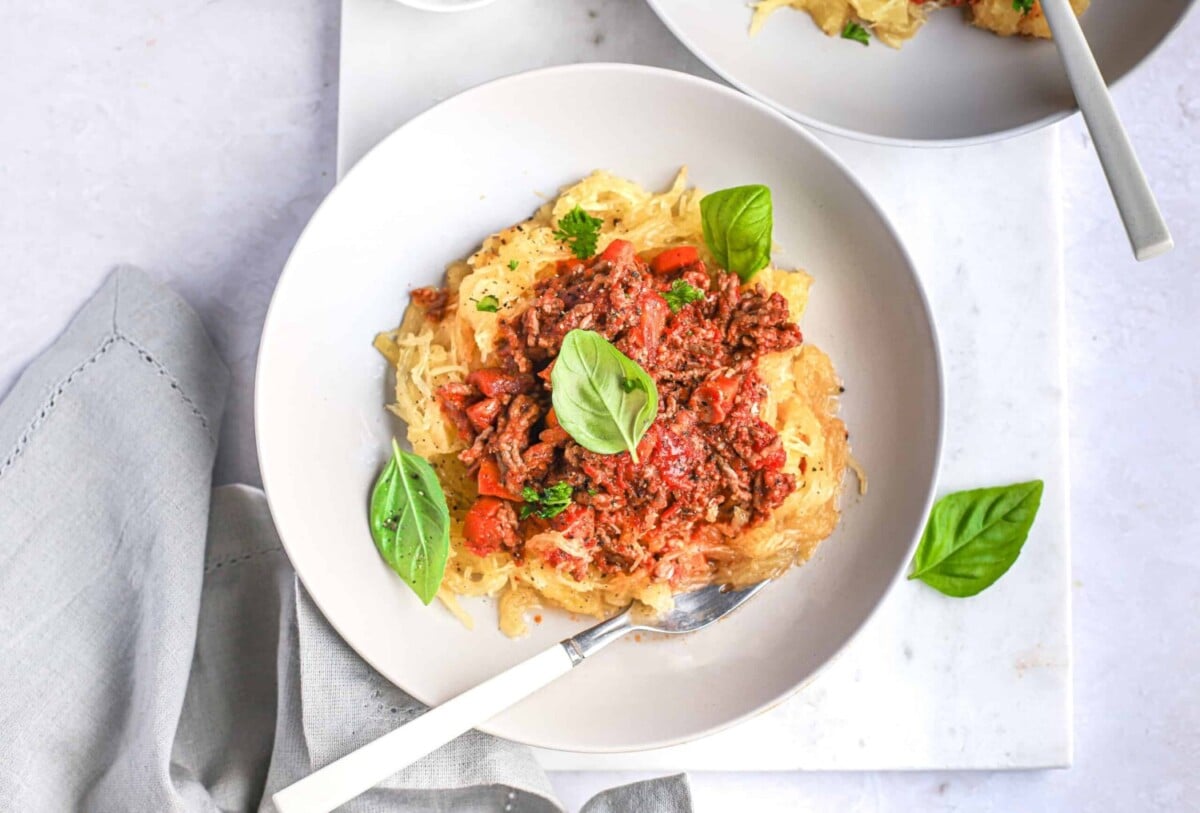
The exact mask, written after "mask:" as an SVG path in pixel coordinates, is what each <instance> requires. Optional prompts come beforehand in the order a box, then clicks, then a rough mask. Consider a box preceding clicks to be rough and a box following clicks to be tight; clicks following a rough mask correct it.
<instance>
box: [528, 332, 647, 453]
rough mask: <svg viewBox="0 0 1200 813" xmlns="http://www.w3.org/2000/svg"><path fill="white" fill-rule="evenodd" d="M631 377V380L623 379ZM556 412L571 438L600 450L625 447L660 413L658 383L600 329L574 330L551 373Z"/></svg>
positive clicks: (634, 445) (617, 450) (633, 445)
mask: <svg viewBox="0 0 1200 813" xmlns="http://www.w3.org/2000/svg"><path fill="white" fill-rule="evenodd" d="M626 382H630V383H626ZM550 387H551V400H552V401H553V402H554V414H555V416H557V418H558V422H559V424H561V425H562V428H563V429H565V430H567V434H569V435H570V436H571V437H572V438H574V439H575V442H576V443H578V444H579V445H580V446H582V447H584V448H585V449H589V450H591V451H593V452H596V453H598V454H619V453H620V452H625V451H627V452H629V455H630V457H632V458H633V461H634V462H635V463H636V462H638V457H637V445H638V441H640V440H641V439H642V436H643V435H645V434H646V430H647V429H649V428H650V424H652V423H654V419H655V417H657V416H658V387H656V386H655V384H654V379H653V378H651V377H650V376H649V375H648V374H647V373H646V371H645V370H643V369H642V368H641V366H640V365H638V363H637V362H635V361H633V360H632V359H630V358H629V357H628V356H626V355H625V354H624V353H622V352H621V351H620V350H618V349H617V348H615V347H613V346H612V344H610V343H609V342H608V340H607V339H605V338H604V337H603V336H601V335H600V334H599V333H595V332H593V331H591V330H579V329H576V330H572V331H571V332H570V333H568V334H567V335H566V338H564V339H563V343H562V349H561V350H560V351H559V353H558V358H557V359H556V360H555V362H554V369H553V372H551V373H550Z"/></svg>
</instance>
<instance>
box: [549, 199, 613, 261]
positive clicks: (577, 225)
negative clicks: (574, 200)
mask: <svg viewBox="0 0 1200 813" xmlns="http://www.w3.org/2000/svg"><path fill="white" fill-rule="evenodd" d="M603 225H604V221H603V220H601V219H600V218H598V217H592V216H591V215H589V214H588V213H587V212H585V211H583V209H581V208H579V206H578V205H577V206H576V207H575V208H574V209H572V210H571V211H569V212H567V213H566V214H565V215H563V217H562V219H561V220H559V221H558V228H557V229H556V230H555V231H554V236H555V237H557V238H558V239H559V240H560V241H561V242H563V243H566V245H567V248H569V249H571V253H572V254H574V255H575V256H576V257H578V258H579V259H581V260H586V259H588V258H589V257H591V256H592V255H594V254H595V253H596V240H597V238H599V236H600V227H601V226H603Z"/></svg>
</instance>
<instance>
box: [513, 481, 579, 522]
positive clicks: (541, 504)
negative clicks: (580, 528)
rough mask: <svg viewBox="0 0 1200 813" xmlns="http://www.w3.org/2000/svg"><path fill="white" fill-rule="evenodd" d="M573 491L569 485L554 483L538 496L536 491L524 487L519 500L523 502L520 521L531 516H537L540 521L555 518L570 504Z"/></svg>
mask: <svg viewBox="0 0 1200 813" xmlns="http://www.w3.org/2000/svg"><path fill="white" fill-rule="evenodd" d="M573 491H574V489H572V488H571V484H570V483H567V482H562V483H556V484H554V485H552V486H550V487H549V488H548V489H546V490H545V491H543V492H542V493H541V494H538V493H537V490H536V489H532V488H530V487H529V486H525V488H523V489H521V499H523V500H524V501H525V504H524V505H522V506H521V519H525V518H526V517H528V516H530V515H531V514H537V515H538V516H539V517H541V518H542V519H553V518H554V517H557V516H558V515H559V514H561V513H562V512H563V511H565V510H567V506H569V505H570V504H571V494H572V492H573Z"/></svg>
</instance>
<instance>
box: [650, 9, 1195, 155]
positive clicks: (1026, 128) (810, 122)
mask: <svg viewBox="0 0 1200 813" xmlns="http://www.w3.org/2000/svg"><path fill="white" fill-rule="evenodd" d="M646 3H647V4H648V5H649V6H650V8H651V9H653V10H654V13H655V15H656V16H657V17H658V19H659V20H660V21H662V24H663V25H665V26H666V27H667V29H668V30H669V31H670V32H671V33H672V34H673V35H674V36H675V39H677V40H679V42H680V43H682V44H683V47H684V48H687V49H688V51H689V52H691V53H692V54H693V55H695V56H696V58H697V59H699V60H700V61H701V62H703V63H704V64H705V65H706V66H707V67H708V68H709V70H711V71H712V72H713V73H715V74H717V76H720V77H721V78H722V79H723V80H725V81H726V82H728V83H729V84H731V85H733V86H734V87H735V88H737V89H738V90H740V91H742V92H743V93H746V94H748V95H750V96H753V97H754V98H755V99H757V100H758V101H760V102H765V103H766V104H767V105H769V106H771V107H773V108H775V109H777V110H780V111H782V112H783V113H784V114H786V115H787V116H789V117H791V118H793V119H795V120H796V121H798V122H800V123H801V124H804V125H806V126H808V127H812V128H813V129H816V130H820V131H821V132H824V133H829V134H830V135H836V136H842V137H843V138H851V139H854V140H855V141H863V142H866V143H868V144H880V145H882V146H885V147H912V148H916V149H926V150H928V149H947V148H951V147H973V146H976V145H980V144H991V143H992V142H994V141H1006V140H1007V139H1010V138H1016V137H1017V136H1022V135H1026V134H1028V133H1033V132H1036V131H1038V130H1041V129H1042V128H1043V127H1049V126H1050V125H1052V124H1058V123H1059V122H1060V121H1064V120H1066V119H1068V118H1070V117H1071V116H1074V115H1075V114H1076V113H1078V112H1079V106H1078V105H1072V106H1070V107H1068V108H1067V109H1065V110H1060V111H1058V112H1057V113H1050V114H1049V115H1046V116H1042V117H1041V118H1039V119H1034V120H1033V121H1031V122H1027V123H1025V124H1019V125H1017V126H1016V127H1009V128H1007V129H1005V130H996V131H995V132H991V133H984V134H982V135H976V136H963V137H961V138H899V137H896V136H882V135H876V134H874V133H864V132H862V131H861V130H854V129H852V128H849V127H842V126H840V125H837V124H829V123H828V122H824V121H821V120H820V119H816V118H813V117H812V116H807V115H805V114H803V113H801V112H800V111H798V110H794V109H793V108H791V107H789V106H788V105H785V104H782V103H781V102H778V101H776V100H775V99H772V98H770V97H769V96H768V95H767V94H765V93H759V92H758V91H756V90H754V88H752V87H750V86H749V85H747V84H745V83H744V82H741V81H739V80H738V79H737V78H736V77H734V76H733V75H731V74H730V73H728V72H727V71H725V70H724V69H722V68H721V66H720V65H718V64H717V63H716V62H715V61H714V60H713V59H712V57H711V56H709V54H708V53H707V52H706V51H704V50H703V49H701V48H699V47H697V46H696V44H695V43H693V42H692V41H691V39H689V38H688V37H687V36H686V35H684V33H683V32H682V31H680V30H679V28H678V27H677V26H676V25H675V23H674V22H673V21H672V20H671V17H670V15H668V14H667V13H666V12H664V11H663V10H662V6H661V5H660V0H646ZM1197 5H1200V4H1198V3H1197V2H1196V0H1187V7H1186V8H1185V9H1184V10H1183V13H1182V14H1180V15H1179V19H1178V20H1176V21H1175V24H1174V25H1173V26H1171V29H1170V30H1169V31H1167V33H1166V34H1165V35H1164V36H1163V37H1162V38H1161V39H1160V40H1159V41H1158V42H1157V43H1155V44H1154V47H1153V48H1151V49H1150V50H1149V51H1147V52H1146V55H1145V56H1143V57H1142V58H1141V59H1140V60H1138V62H1137V64H1136V65H1134V66H1133V67H1132V68H1130V69H1129V70H1127V71H1125V73H1123V74H1121V75H1120V76H1118V77H1117V78H1116V79H1114V80H1113V81H1112V83H1111V84H1109V88H1110V89H1112V88H1116V87H1118V86H1119V85H1120V84H1121V83H1122V82H1124V81H1125V80H1126V79H1127V78H1129V77H1130V76H1132V75H1133V74H1135V73H1137V72H1138V71H1140V70H1141V69H1142V67H1143V66H1144V65H1145V64H1146V63H1147V62H1149V61H1150V60H1151V59H1153V58H1154V56H1155V55H1156V54H1158V53H1159V51H1161V50H1162V47H1163V45H1164V44H1165V43H1166V42H1167V40H1169V39H1171V37H1172V35H1173V34H1174V33H1175V32H1176V31H1178V30H1179V27H1180V26H1181V25H1183V21H1184V20H1185V19H1187V17H1188V15H1190V14H1191V13H1192V12H1194V11H1195V10H1196V8H1197Z"/></svg>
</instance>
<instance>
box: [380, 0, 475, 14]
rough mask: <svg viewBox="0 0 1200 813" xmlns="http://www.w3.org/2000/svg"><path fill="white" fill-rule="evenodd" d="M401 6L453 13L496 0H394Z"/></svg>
mask: <svg viewBox="0 0 1200 813" xmlns="http://www.w3.org/2000/svg"><path fill="white" fill-rule="evenodd" d="M396 2H398V3H400V4H401V5H403V6H408V7H409V8H415V9H420V10H421V11H437V12H443V13H444V12H453V11H470V10H471V9H475V8H483V7H484V6H487V5H491V4H492V3H494V2H496V0H396Z"/></svg>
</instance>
